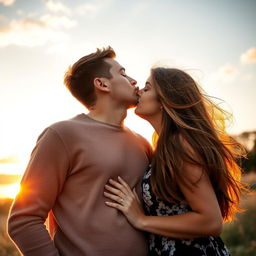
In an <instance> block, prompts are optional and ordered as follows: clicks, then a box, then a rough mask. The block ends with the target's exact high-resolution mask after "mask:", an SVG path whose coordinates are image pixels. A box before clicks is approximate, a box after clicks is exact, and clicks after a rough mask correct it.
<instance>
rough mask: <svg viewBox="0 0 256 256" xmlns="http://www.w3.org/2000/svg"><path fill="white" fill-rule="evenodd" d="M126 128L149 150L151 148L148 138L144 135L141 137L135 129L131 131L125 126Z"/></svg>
mask: <svg viewBox="0 0 256 256" xmlns="http://www.w3.org/2000/svg"><path fill="white" fill-rule="evenodd" d="M126 129H127V131H129V132H130V133H131V134H132V135H133V136H134V137H135V138H136V139H137V140H139V141H140V142H141V144H143V145H144V146H145V147H146V148H147V149H148V150H150V151H151V150H152V148H151V144H150V143H149V142H148V140H147V139H146V138H145V137H143V136H142V135H141V134H139V133H137V132H135V131H133V130H131V129H129V128H127V127H126Z"/></svg>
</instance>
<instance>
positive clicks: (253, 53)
mask: <svg viewBox="0 0 256 256" xmlns="http://www.w3.org/2000/svg"><path fill="white" fill-rule="evenodd" d="M240 61H241V63H243V64H249V63H256V48H255V47H254V48H253V47H252V48H250V49H248V50H247V51H246V52H245V53H242V55H241V56H240Z"/></svg>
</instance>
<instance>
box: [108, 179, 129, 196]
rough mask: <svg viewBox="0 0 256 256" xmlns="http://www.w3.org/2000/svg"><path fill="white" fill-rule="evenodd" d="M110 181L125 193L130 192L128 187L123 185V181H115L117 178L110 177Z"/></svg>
mask: <svg viewBox="0 0 256 256" xmlns="http://www.w3.org/2000/svg"><path fill="white" fill-rule="evenodd" d="M109 183H110V184H111V185H113V186H114V187H115V188H117V189H119V190H121V191H122V192H123V193H124V194H128V193H129V191H128V190H127V189H126V187H125V186H124V185H122V184H121V183H119V182H117V181H115V180H112V179H109Z"/></svg>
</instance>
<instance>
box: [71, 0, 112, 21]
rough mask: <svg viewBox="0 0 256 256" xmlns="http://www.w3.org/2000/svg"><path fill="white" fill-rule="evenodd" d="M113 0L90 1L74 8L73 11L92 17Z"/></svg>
mask: <svg viewBox="0 0 256 256" xmlns="http://www.w3.org/2000/svg"><path fill="white" fill-rule="evenodd" d="M113 1H114V0H102V1H94V2H91V3H84V4H81V5H79V6H77V7H75V8H74V12H75V13H76V14H78V15H81V16H86V17H87V18H94V17H95V16H96V15H98V14H99V13H100V12H101V11H102V10H104V9H105V8H106V7H109V6H110V5H111V4H112V3H113Z"/></svg>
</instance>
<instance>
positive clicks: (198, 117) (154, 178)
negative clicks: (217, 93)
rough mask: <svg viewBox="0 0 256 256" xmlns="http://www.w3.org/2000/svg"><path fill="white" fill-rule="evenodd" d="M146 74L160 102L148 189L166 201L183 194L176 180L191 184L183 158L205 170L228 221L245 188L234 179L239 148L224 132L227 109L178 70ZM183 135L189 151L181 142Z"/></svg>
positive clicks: (238, 171) (237, 175) (241, 153)
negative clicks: (160, 118) (159, 125)
mask: <svg viewBox="0 0 256 256" xmlns="http://www.w3.org/2000/svg"><path fill="white" fill-rule="evenodd" d="M151 77H152V80H153V85H154V87H155V89H156V93H157V95H158V100H159V101H160V102H161V104H162V106H163V119H162V129H161V132H160V134H159V137H158V138H155V154H154V158H153V162H152V163H153V164H152V167H153V170H152V175H151V186H152V190H153V192H154V194H155V195H156V196H158V197H159V198H162V199H164V200H167V201H173V200H178V201H180V200H184V199H185V198H184V196H183V194H182V192H181V191H180V189H179V187H178V185H177V181H179V182H181V183H183V184H184V185H187V186H190V185H191V184H189V183H188V180H187V179H186V177H184V172H182V166H183V164H184V163H185V162H187V163H190V164H194V165H197V166H200V167H201V168H202V175H205V174H206V175H208V177H209V179H210V181H211V183H212V187H213V189H214V191H215V194H216V197H217V200H218V203H219V206H220V209H221V213H222V217H223V220H224V221H231V220H232V219H233V217H234V213H235V212H237V211H240V210H241V209H239V207H238V204H239V198H240V194H241V193H242V192H243V191H246V190H247V189H246V186H245V184H243V183H241V182H240V177H241V169H240V167H239V165H238V160H239V159H240V158H241V157H244V156H245V150H244V148H243V146H242V145H241V144H239V143H238V142H236V141H235V140H234V139H233V138H231V137H230V136H228V135H227V134H226V132H225V121H226V120H229V119H230V118H231V115H230V114H229V113H228V112H226V111H224V110H223V109H222V108H220V107H219V106H218V105H217V104H215V103H213V101H212V100H210V97H209V96H206V95H205V94H204V93H203V91H202V89H201V88H200V87H199V86H198V85H197V83H196V82H195V81H194V80H193V78H192V77H191V76H190V75H188V74H187V73H186V72H184V71H181V70H179V69H172V68H160V67H158V68H153V69H152V70H151ZM184 141H186V142H187V143H188V144H189V146H190V147H191V148H192V150H193V153H191V152H190V151H188V150H187V149H186V148H184ZM195 156H196V157H195ZM201 177H202V176H201ZM201 177H200V178H201ZM200 178H199V180H200ZM199 180H198V181H199ZM198 181H197V182H198ZM197 182H195V183H193V184H192V186H196V185H197Z"/></svg>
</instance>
